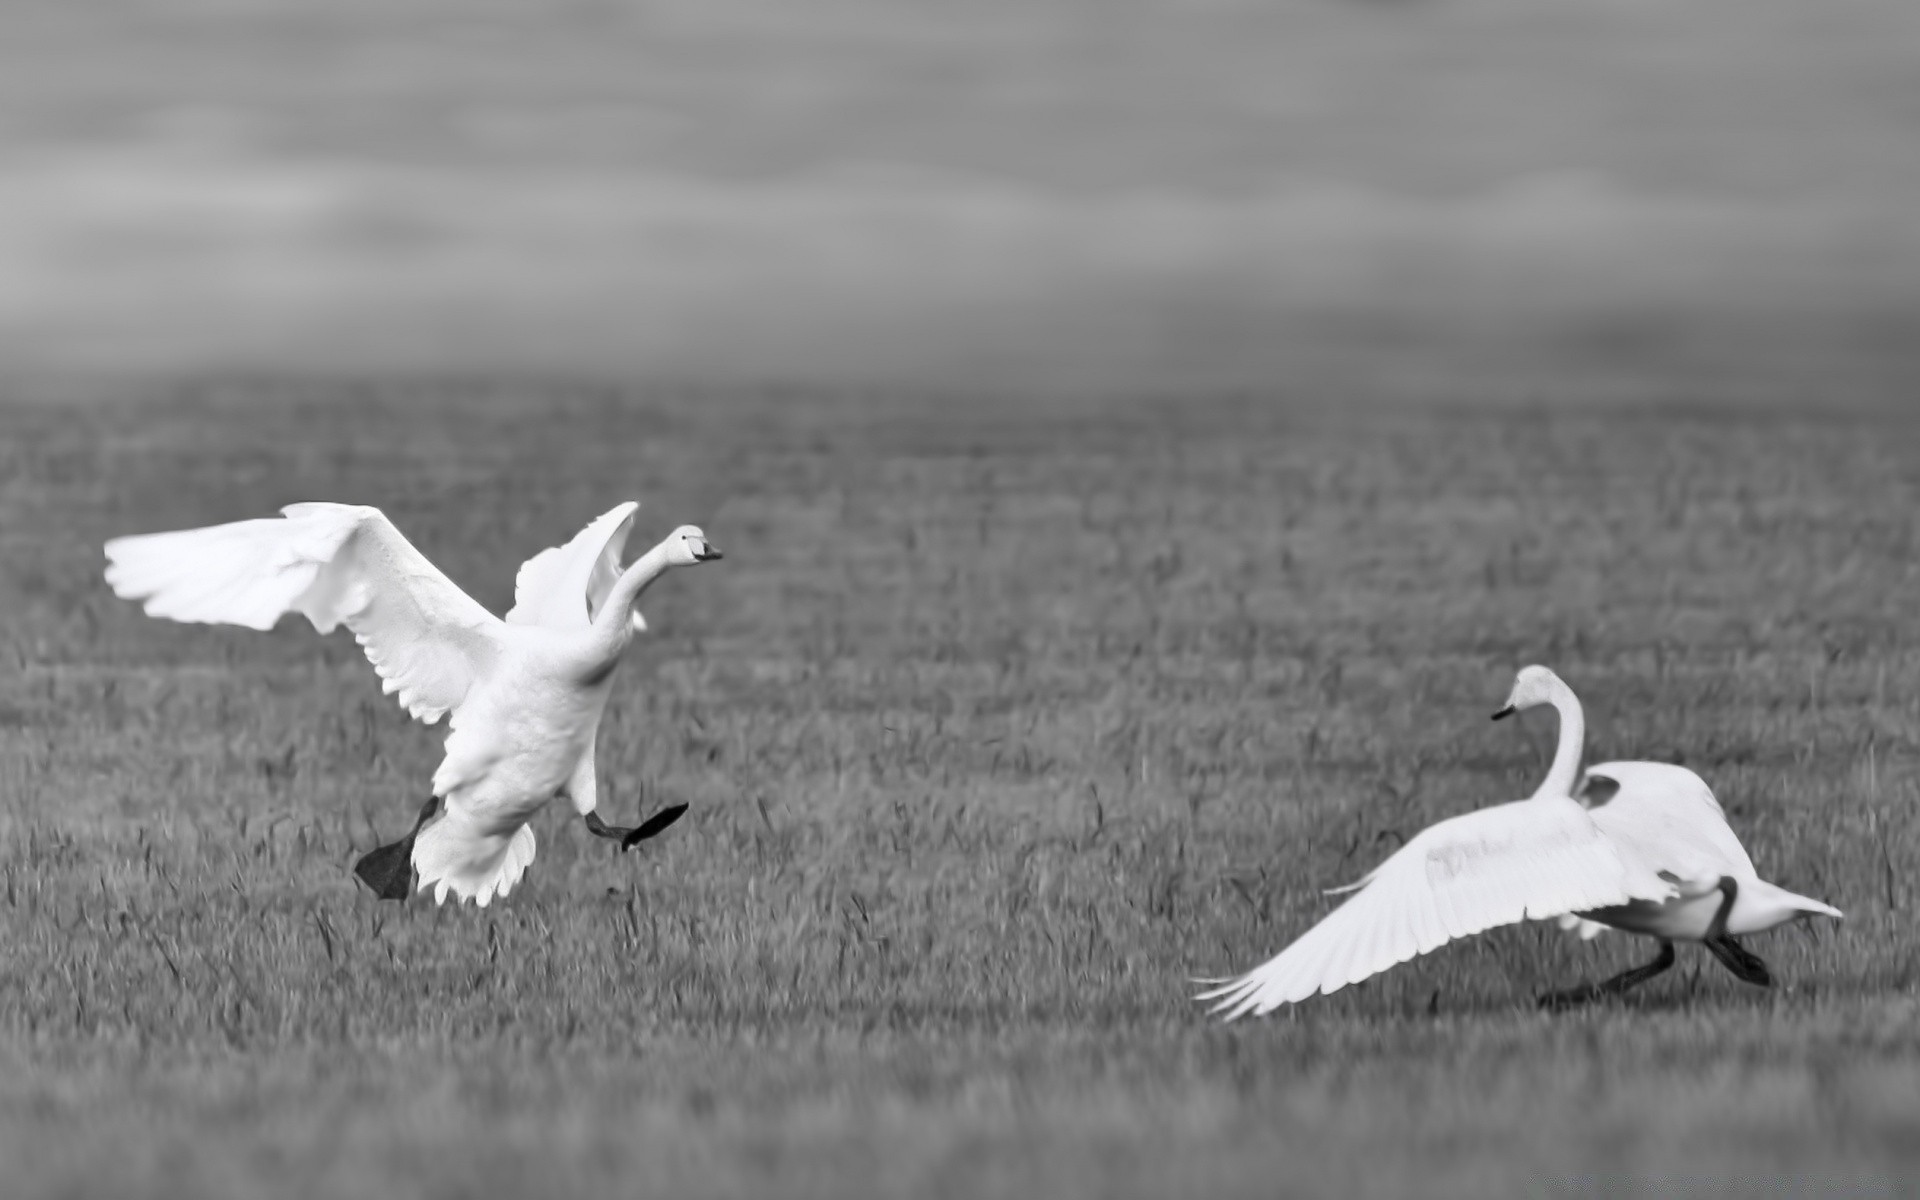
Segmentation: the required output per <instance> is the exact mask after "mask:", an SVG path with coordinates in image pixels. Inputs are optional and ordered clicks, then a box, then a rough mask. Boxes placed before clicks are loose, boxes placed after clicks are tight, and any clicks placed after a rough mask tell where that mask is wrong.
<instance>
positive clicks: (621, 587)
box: [588, 542, 673, 674]
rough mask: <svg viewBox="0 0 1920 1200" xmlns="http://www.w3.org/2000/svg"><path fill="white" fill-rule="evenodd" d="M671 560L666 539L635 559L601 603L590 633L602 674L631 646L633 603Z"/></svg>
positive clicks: (596, 666) (591, 655) (595, 664)
mask: <svg viewBox="0 0 1920 1200" xmlns="http://www.w3.org/2000/svg"><path fill="white" fill-rule="evenodd" d="M672 565H673V564H671V563H670V562H668V561H667V546H666V543H665V542H662V543H661V544H660V545H658V546H655V547H654V548H653V549H651V550H649V551H647V552H646V553H645V554H642V555H641V556H640V557H639V558H636V559H634V560H633V565H632V566H630V567H628V568H627V569H626V570H625V571H623V572H621V574H620V578H618V579H616V580H614V582H613V588H612V590H610V591H609V592H608V593H607V598H606V599H605V600H603V601H602V602H601V604H600V611H599V612H596V613H594V614H593V627H592V632H591V634H590V635H589V639H588V640H589V644H590V645H589V658H590V660H591V662H592V665H593V667H594V669H595V670H596V671H597V672H598V673H601V674H604V673H605V672H606V671H608V670H611V669H612V668H613V664H614V663H616V662H618V661H619V660H620V652H621V651H623V650H625V649H626V648H627V643H628V642H629V641H631V640H632V639H633V605H634V602H635V601H637V600H639V599H640V593H641V592H644V591H646V590H647V587H648V585H650V584H651V583H652V582H653V581H654V580H656V579H658V578H660V576H661V575H663V574H665V573H666V570H667V568H668V567H670V566H672Z"/></svg>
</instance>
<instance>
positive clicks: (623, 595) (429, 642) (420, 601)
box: [106, 501, 720, 908]
mask: <svg viewBox="0 0 1920 1200" xmlns="http://www.w3.org/2000/svg"><path fill="white" fill-rule="evenodd" d="M639 507H640V506H639V505H638V504H636V503H634V502H632V501H629V502H627V503H625V504H622V505H620V506H619V507H617V508H615V509H613V510H612V511H611V512H608V513H607V514H605V515H604V516H602V517H600V518H599V519H597V520H595V521H594V522H593V523H592V524H590V525H588V526H587V527H586V528H585V529H583V530H581V531H580V533H578V534H577V535H575V536H574V538H573V539H572V540H571V541H569V542H568V543H567V544H566V545H564V546H556V547H553V548H552V549H548V550H543V551H541V552H540V553H539V554H536V555H535V556H534V557H533V558H531V559H529V560H527V562H526V563H525V565H523V566H522V567H521V568H520V573H519V575H518V577H517V578H516V580H515V585H514V606H513V608H512V610H511V611H509V612H508V613H507V616H506V619H505V620H504V621H503V620H501V619H500V618H498V617H495V616H494V615H493V614H492V613H490V612H488V611H487V610H486V609H484V608H482V607H481V606H480V605H479V604H478V603H477V602H476V601H474V600H473V599H472V598H471V597H470V596H468V595H467V594H466V593H465V592H463V591H461V590H460V589H459V587H458V586H456V585H455V584H454V583H453V581H452V580H450V579H448V578H447V577H446V576H445V575H443V574H441V572H440V571H439V569H438V568H436V567H435V566H434V565H433V564H432V563H431V562H428V561H427V559H426V558H425V557H424V556H423V555H422V554H421V553H420V552H419V551H418V550H416V549H414V547H413V545H412V544H411V543H410V542H408V541H407V539H406V538H404V537H402V536H401V534H400V531H399V530H398V529H396V528H394V526H393V523H392V522H391V521H389V520H387V518H386V516H385V515H384V514H382V513H381V512H380V510H379V509H377V508H367V507H363V506H356V505H348V504H290V505H288V506H287V507H286V508H284V509H282V510H281V512H282V513H284V514H285V515H284V517H279V518H274V517H269V518H265V519H262V520H253V521H236V522H233V523H231V524H227V525H214V526H209V527H207V528H204V529H183V530H178V531H175V532H171V533H151V534H143V535H138V536H134V537H122V538H115V539H113V540H112V541H110V542H108V543H107V545H106V554H107V560H108V566H107V572H106V574H107V582H108V584H109V585H111V586H112V588H113V590H114V592H115V593H116V594H118V595H119V596H121V597H123V598H125V599H128V600H142V601H145V605H144V607H145V610H146V612H147V614H148V615H149V616H154V617H166V618H169V619H171V620H175V621H201V622H208V623H214V624H230V625H245V626H247V627H248V628H251V629H263V630H264V629H271V628H273V625H274V623H275V622H276V621H278V620H279V619H280V617H281V616H283V615H285V614H286V613H289V612H297V613H300V614H302V615H304V616H305V617H306V618H307V619H308V620H309V621H311V622H312V623H313V627H314V628H315V629H316V630H318V631H320V632H321V633H329V632H331V631H332V630H333V629H334V627H335V626H337V625H341V624H345V625H346V626H347V628H348V629H350V630H352V631H353V635H354V638H355V639H356V640H358V641H359V643H360V646H361V648H362V649H364V650H365V651H366V654H367V658H368V659H370V660H371V661H372V663H373V666H374V669H375V670H376V671H378V672H379V673H380V677H381V679H382V681H383V682H382V684H381V688H382V690H383V691H386V692H390V693H397V694H398V696H399V699H400V703H401V704H402V705H404V706H405V707H406V710H407V711H408V712H409V713H410V714H412V715H413V716H414V717H416V718H418V719H419V720H421V721H424V722H426V723H427V724H429V725H431V724H433V723H434V722H435V721H438V720H439V719H440V718H441V717H442V716H448V718H449V719H448V722H447V724H448V727H449V728H450V729H451V733H450V734H449V735H448V737H447V741H446V757H445V758H444V759H442V760H441V763H440V766H439V768H438V769H437V770H435V771H434V773H433V795H432V797H431V798H429V799H428V801H427V803H426V805H425V806H424V807H423V808H422V809H421V811H420V816H419V819H418V820H417V821H416V822H415V824H414V830H413V833H411V834H409V835H408V836H407V837H405V838H404V839H402V840H401V841H399V842H395V843H393V844H392V845H388V846H382V847H380V848H379V849H377V850H375V851H373V852H372V853H370V854H368V855H367V856H366V857H364V858H362V859H361V860H360V862H359V863H358V864H357V865H356V866H355V870H356V871H357V872H358V873H359V875H360V876H361V878H363V879H365V880H366V881H367V883H368V884H369V885H371V886H372V887H373V889H374V891H375V892H376V893H378V894H379V895H381V896H382V897H384V898H386V899H404V898H405V897H406V895H407V893H408V891H409V887H408V880H409V877H410V875H411V874H413V873H414V872H416V871H417V872H418V875H419V887H420V889H421V890H425V889H426V888H427V887H429V886H431V887H432V888H433V889H434V899H435V901H436V902H444V901H445V900H446V897H447V893H448V892H452V893H453V894H454V895H455V896H457V897H459V898H461V899H472V900H473V901H474V902H475V903H476V904H478V905H479V906H481V907H483V908H484V907H485V906H486V905H487V903H488V901H490V900H491V899H493V897H495V896H505V895H506V894H507V893H508V892H509V891H510V890H511V889H512V888H513V886H514V884H515V883H516V882H518V881H519V879H520V876H521V874H522V873H523V872H525V870H526V868H527V864H528V863H530V862H531V861H533V830H532V829H531V828H530V827H528V825H527V822H528V821H529V820H530V819H531V818H532V817H533V815H534V813H535V812H537V811H538V810H539V809H540V808H541V806H543V805H544V804H546V802H547V801H548V800H550V799H552V798H553V797H554V796H555V795H556V794H558V793H560V792H563V791H564V792H565V793H567V794H568V795H569V796H570V797H571V798H572V800H573V804H574V807H575V808H576V809H577V810H578V811H579V812H580V813H581V814H582V815H583V816H584V817H585V818H586V821H587V825H588V827H589V828H590V829H591V830H592V831H593V832H594V833H596V834H599V835H601V836H602V837H611V838H615V839H618V840H619V841H620V842H621V846H622V848H623V849H624V848H625V847H627V846H630V845H632V844H633V843H634V842H636V841H639V840H640V839H642V838H645V837H650V836H652V835H653V834H655V833H658V832H659V831H660V830H661V829H664V828H665V827H666V826H667V825H669V824H671V823H672V822H673V820H674V819H675V818H677V817H678V816H679V815H680V813H682V812H684V811H685V807H686V806H685V805H680V806H677V807H675V808H671V809H667V810H663V811H662V812H660V813H658V814H656V815H655V816H654V817H653V818H652V819H651V820H649V821H647V822H645V823H644V824H642V825H641V826H640V827H639V828H637V829H624V828H615V827H611V826H608V825H606V824H605V823H604V822H602V821H601V820H600V818H599V816H598V815H597V814H595V813H594V811H593V810H594V805H595V795H594V791H595V789H594V773H593V749H594V732H595V730H596V729H597V728H598V726H599V724H600V714H601V713H602V711H604V709H605V707H606V702H607V693H608V691H609V688H610V683H609V680H610V678H611V676H612V674H613V669H614V667H615V666H617V665H618V664H619V661H620V655H621V652H622V651H624V650H625V649H626V647H627V643H628V641H630V640H631V639H632V637H633V634H634V632H635V631H636V630H640V629H644V628H646V622H645V621H644V620H643V619H642V618H641V616H640V613H639V612H638V610H636V609H635V608H634V607H633V605H634V602H635V600H637V599H638V598H639V596H640V593H642V592H643V591H645V590H646V589H647V587H648V585H650V584H651V583H653V581H654V580H656V579H658V578H659V577H660V576H661V574H662V573H664V572H665V571H666V570H667V569H669V568H671V567H680V566H690V565H692V564H694V563H699V562H708V561H711V560H713V559H717V558H719V557H720V552H719V551H718V550H715V549H714V548H713V546H712V545H711V544H710V543H709V542H708V541H707V539H706V535H705V534H704V533H702V532H701V531H700V530H699V529H698V528H696V527H694V526H692V525H682V526H681V527H680V528H678V529H676V530H674V531H673V532H672V533H671V534H669V535H668V536H667V538H666V540H665V541H662V542H661V543H660V544H659V545H657V546H655V547H654V548H653V549H651V550H649V551H647V552H646V553H645V554H643V555H641V556H640V557H639V558H638V559H637V560H635V561H634V563H633V564H632V565H631V566H629V567H627V568H626V569H625V570H624V571H623V570H621V569H620V551H621V549H622V547H623V546H625V544H626V539H627V534H628V532H629V531H630V530H631V529H632V527H633V514H634V512H635V511H636V510H637V509H638V508H639ZM436 809H438V810H439V811H438V815H437V816H436Z"/></svg>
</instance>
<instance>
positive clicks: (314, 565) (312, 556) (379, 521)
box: [107, 504, 499, 725]
mask: <svg viewBox="0 0 1920 1200" xmlns="http://www.w3.org/2000/svg"><path fill="white" fill-rule="evenodd" d="M280 511H281V512H283V513H285V514H286V516H285V517H269V518H265V519H262V520H257V521H235V522H233V523H231V524H228V525H213V526H209V527H207V528H205V529H182V530H177V531H174V532H171V533H149V534H141V535H138V536H134V537H122V538H115V539H113V540H112V541H110V542H108V543H107V583H108V584H109V585H111V586H112V588H113V590H114V592H115V593H116V594H117V595H119V596H121V597H123V598H125V599H128V600H141V601H145V604H144V608H145V609H146V612H147V615H148V616H153V617H166V618H168V619H170V620H174V621H201V622H207V623H210V624H229V625H245V626H247V627H248V628H250V629H271V628H273V625H274V622H276V621H278V620H279V619H280V618H281V617H282V616H283V615H285V614H287V613H290V612H297V613H301V614H303V615H304V616H305V617H306V618H307V619H308V620H309V621H311V622H313V627H314V628H315V629H317V630H319V631H320V632H321V633H330V632H332V631H333V629H334V627H335V626H336V625H340V624H343V623H344V624H345V625H346V626H347V628H348V629H351V630H352V631H353V636H354V638H355V639H356V640H358V641H359V643H360V646H361V648H362V649H364V650H365V651H366V652H367V658H368V659H370V660H371V661H372V663H373V667H374V670H376V671H378V672H380V678H381V679H382V681H383V682H382V684H381V689H382V690H383V691H386V692H390V693H398V695H399V698H400V703H401V704H402V705H404V706H406V709H407V711H408V712H409V713H411V714H413V715H414V716H415V717H417V718H419V719H420V720H422V721H425V722H427V723H428V724H429V725H431V724H432V723H433V722H435V721H437V720H439V719H440V718H441V717H442V716H443V715H445V714H446V713H447V712H448V711H450V710H452V709H453V708H455V707H457V706H458V705H459V704H460V702H461V701H462V700H464V699H465V698H466V696H467V692H468V690H469V689H470V688H471V687H472V685H473V680H474V677H475V675H476V674H477V673H478V672H480V671H481V670H483V669H484V667H485V665H486V664H487V663H488V662H489V661H491V659H492V656H493V654H494V651H495V642H494V638H493V636H492V631H493V629H494V628H495V627H497V626H498V625H499V621H498V620H497V619H496V618H495V617H494V615H493V614H492V613H490V612H488V611H487V610H486V609H484V608H482V607H481V606H480V605H479V603H478V602H477V601H475V600H474V599H473V598H472V597H471V596H468V595H467V594H466V593H465V592H463V591H461V590H460V589H459V588H458V587H457V586H455V585H454V583H453V581H452V580H450V579H448V578H447V577H446V576H445V575H443V574H441V573H440V570H439V568H437V567H435V566H434V565H433V564H432V563H430V562H428V561H427V559H426V557H425V556H424V555H422V554H421V553H420V552H419V551H418V550H416V549H414V548H413V544H412V543H410V542H408V541H407V539H406V538H404V537H402V536H401V535H400V531H399V530H398V529H395V528H394V527H393V522H391V521H389V520H387V518H386V516H385V514H383V513H382V512H381V511H380V510H379V509H377V508H367V507H364V506H361V505H351V504H289V505H288V506H287V507H285V508H283V509H281V510H280Z"/></svg>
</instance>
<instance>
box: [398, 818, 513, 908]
mask: <svg viewBox="0 0 1920 1200" xmlns="http://www.w3.org/2000/svg"><path fill="white" fill-rule="evenodd" d="M532 861H533V827H532V826H531V825H522V826H520V827H519V828H518V829H515V830H514V831H513V832H512V833H510V834H509V833H491V832H488V831H487V830H486V829H485V828H483V827H481V826H480V825H479V824H478V823H477V822H475V821H473V820H472V819H471V818H470V817H467V816H466V815H464V814H462V813H459V812H449V813H447V814H446V815H445V816H443V817H441V818H440V819H439V820H437V821H434V822H432V823H430V824H429V825H428V826H427V827H426V828H425V829H422V830H421V831H420V834H419V836H418V837H417V838H415V839H414V843H413V868H414V870H416V871H418V872H419V873H420V890H421V891H423V892H424V891H426V890H427V888H429V887H431V888H433V899H434V903H436V904H444V903H446V899H447V893H448V892H452V893H453V894H454V896H455V897H456V898H457V899H460V900H471V901H473V902H474V903H475V904H477V905H479V906H480V907H481V908H485V907H486V906H487V904H488V903H489V902H490V901H492V900H493V898H494V897H495V896H505V895H506V894H507V893H508V892H510V891H512V890H513V885H514V884H516V883H518V882H520V876H521V875H523V874H525V873H526V870H527V864H528V863H530V862H532Z"/></svg>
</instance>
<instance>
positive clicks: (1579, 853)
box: [1198, 798, 1674, 1020]
mask: <svg viewBox="0 0 1920 1200" xmlns="http://www.w3.org/2000/svg"><path fill="white" fill-rule="evenodd" d="M1673 894H1674V889H1673V887H1672V885H1671V884H1669V883H1668V882H1667V881H1665V880H1663V879H1661V878H1660V876H1659V875H1658V874H1657V873H1656V872H1655V871H1654V870H1653V869H1651V868H1649V867H1647V866H1646V865H1644V864H1642V863H1639V862H1637V861H1634V860H1632V859H1631V858H1630V857H1629V856H1625V855H1622V854H1621V853H1620V852H1619V851H1618V850H1616V849H1615V847H1614V846H1613V845H1612V844H1611V843H1610V842H1608V840H1607V838H1606V836H1605V835H1604V834H1603V833H1602V832H1601V831H1600V829H1599V827H1598V826H1596V825H1595V824H1594V822H1593V819H1592V817H1591V816H1589V815H1588V813H1587V811H1586V810H1585V809H1583V808H1581V807H1580V806H1579V805H1578V804H1576V803H1574V802H1573V801H1572V800H1568V799H1539V798H1536V799H1532V800H1520V801H1516V802H1514V803H1511V804H1500V805H1495V806H1494V807H1492V808H1483V809H1480V810H1479V811H1477V812H1470V813H1466V814H1464V815H1462V816H1458V817H1450V818H1448V819H1447V820H1444V821H1440V822H1438V823H1436V824H1434V825H1430V826H1428V827H1427V828H1426V829H1424V830H1422V831H1421V832H1420V833H1419V834H1418V835H1417V836H1416V837H1414V838H1413V839H1412V840H1411V841H1409V842H1408V843H1407V844H1406V845H1404V846H1402V847H1401V848H1400V849H1399V850H1398V851H1396V852H1395V853H1394V855H1393V856H1392V857H1391V858H1389V859H1387V861H1385V862H1383V863H1381V864H1380V865H1379V866H1378V867H1376V868H1375V869H1374V871H1373V873H1372V874H1371V875H1369V876H1367V878H1366V880H1365V881H1364V886H1362V887H1361V888H1360V890H1359V891H1358V892H1357V893H1356V894H1355V895H1354V896H1353V898H1352V899H1350V900H1348V901H1347V902H1346V903H1345V904H1342V905H1341V906H1340V907H1339V908H1336V909H1334V910H1333V912H1331V913H1329V914H1328V915H1327V916H1326V918H1325V919H1323V920H1322V921H1321V922H1320V923H1319V924H1318V925H1315V926H1314V927H1313V928H1312V929H1309V930H1307V932H1306V933H1305V934H1303V935H1301V937H1300V938H1299V939H1298V940H1297V941H1295V942H1294V943H1293V944H1292V945H1291V946H1288V947H1287V948H1286V949H1285V950H1282V951H1281V952H1280V953H1279V954H1278V955H1277V956H1275V957H1274V958H1272V959H1270V960H1269V961H1268V962H1266V963H1265V964H1263V965H1261V966H1258V967H1255V968H1254V969H1253V970H1251V971H1249V972H1247V973H1246V974H1245V975H1242V976H1240V977H1239V978H1238V979H1234V980H1229V981H1226V982H1225V984H1224V986H1221V987H1218V988H1215V989H1214V990H1213V991H1210V992H1206V993H1203V994H1202V995H1201V996H1200V997H1198V998H1199V999H1202V1000H1218V1001H1219V1003H1218V1004H1217V1005H1215V1006H1214V1010H1213V1011H1215V1012H1223V1013H1225V1014H1226V1015H1227V1018H1228V1019H1229V1020H1231V1019H1232V1018H1234V1017H1238V1016H1240V1015H1242V1014H1244V1013H1249V1012H1252V1013H1267V1012H1272V1011H1273V1010H1274V1009H1275V1008H1278V1007H1279V1006H1280V1005H1282V1004H1291V1003H1294V1002H1295V1001H1299V1000H1304V999H1306V998H1307V997H1308V996H1311V995H1313V994H1314V993H1316V992H1328V993H1331V992H1337V991H1339V990H1340V989H1341V988H1343V987H1345V986H1347V985H1348V984H1350V983H1358V982H1360V981H1361V980H1362V979H1366V978H1367V977H1369V976H1371V975H1375V974H1378V973H1379V972H1381V971H1384V970H1386V969H1387V968H1388V967H1391V966H1394V965H1395V964H1397V963H1403V962H1405V961H1407V960H1408V959H1410V958H1412V957H1414V956H1415V955H1417V954H1425V953H1426V952H1427V951H1429V950H1432V949H1433V948H1434V947H1436V946H1439V945H1441V944H1442V943H1444V942H1447V941H1450V940H1452V939H1453V938H1458V937H1466V936H1467V935H1468V934H1472V933H1479V932H1480V931H1481V930H1483V929H1491V928H1493V927H1494V926H1496V925H1509V924H1512V923H1514V922H1516V921H1521V920H1525V919H1527V918H1529V917H1531V918H1536V919H1537V918H1540V917H1552V916H1557V915H1559V914H1561V913H1567V912H1582V911H1585V910H1587V909H1590V908H1599V907H1603V906H1605V905H1610V904H1625V903H1627V902H1628V901H1629V900H1636V899H1646V900H1664V899H1666V898H1668V897H1670V896H1672V895H1673Z"/></svg>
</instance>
